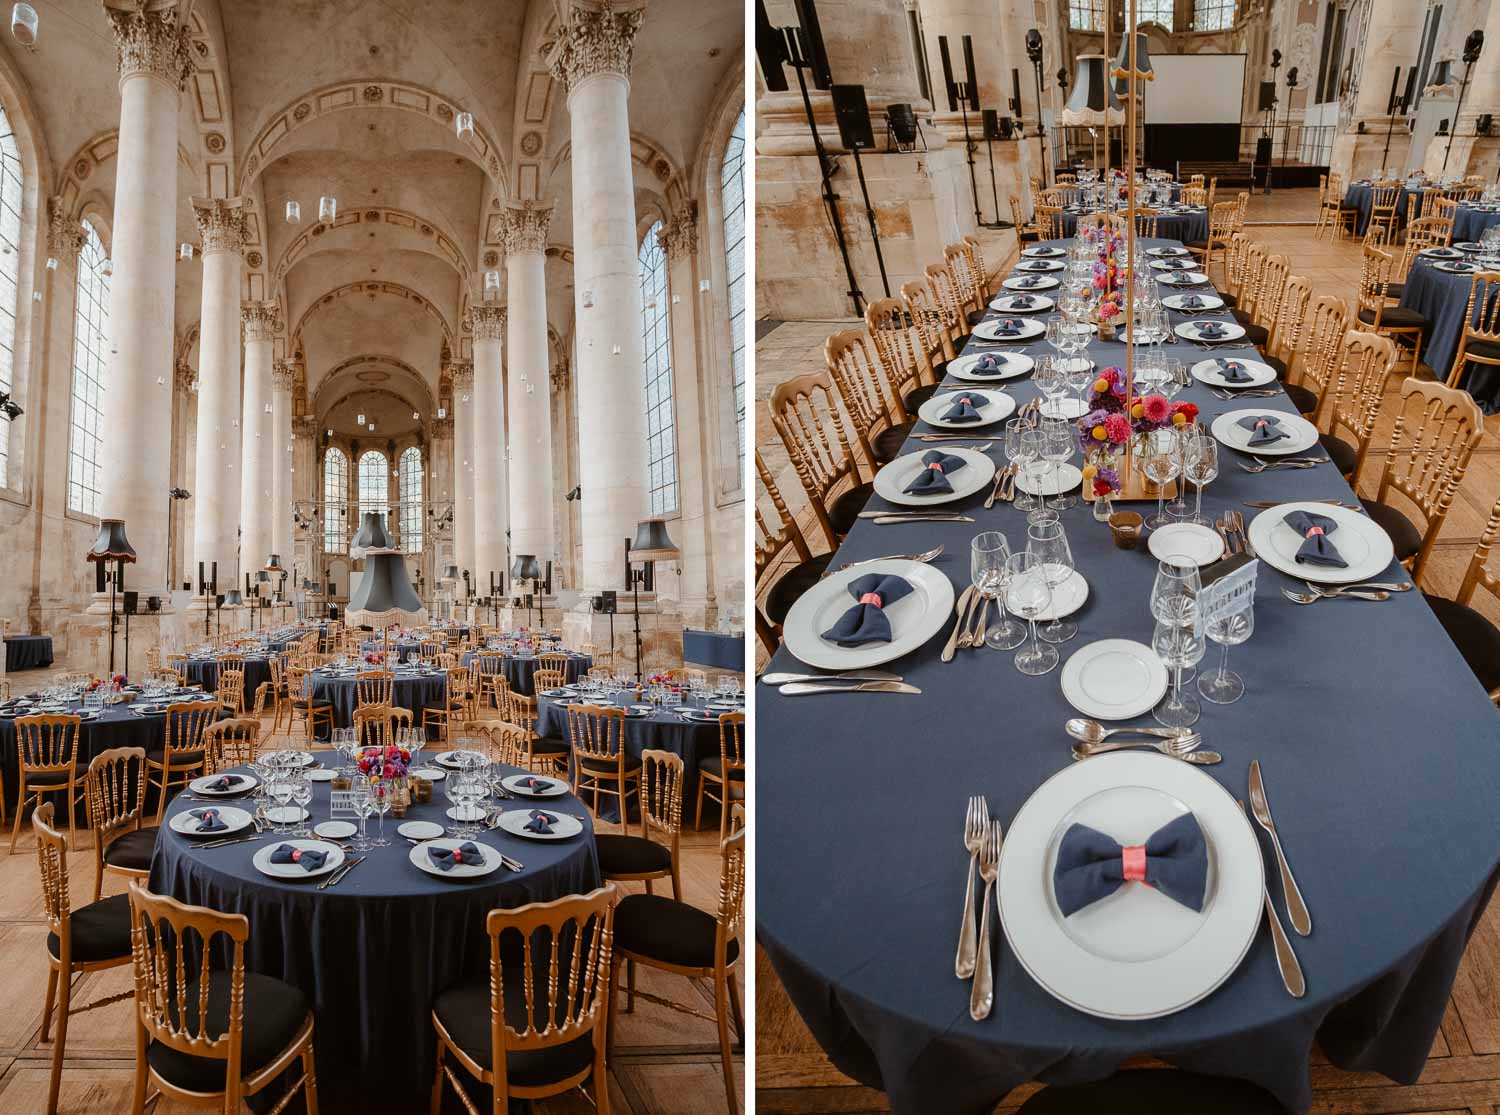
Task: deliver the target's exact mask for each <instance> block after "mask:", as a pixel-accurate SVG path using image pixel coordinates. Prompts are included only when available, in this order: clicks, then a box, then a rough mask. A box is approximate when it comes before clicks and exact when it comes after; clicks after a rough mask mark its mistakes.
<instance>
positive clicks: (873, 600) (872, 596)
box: [859, 592, 885, 608]
mask: <svg viewBox="0 0 1500 1115" xmlns="http://www.w3.org/2000/svg"><path fill="white" fill-rule="evenodd" d="M859 602H860V603H861V604H874V605H875V607H877V608H883V607H885V602H884V601H883V600H881V599H880V593H878V592H867V593H865V594H864V595H863V596H861V597H860V598H859Z"/></svg>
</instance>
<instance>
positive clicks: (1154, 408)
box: [1141, 395, 1172, 425]
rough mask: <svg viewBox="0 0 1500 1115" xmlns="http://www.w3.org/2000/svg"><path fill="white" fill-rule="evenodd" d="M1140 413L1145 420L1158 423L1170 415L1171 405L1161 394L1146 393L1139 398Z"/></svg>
mask: <svg viewBox="0 0 1500 1115" xmlns="http://www.w3.org/2000/svg"><path fill="white" fill-rule="evenodd" d="M1141 413H1142V415H1143V416H1144V417H1145V419H1146V421H1147V422H1151V423H1153V424H1156V425H1160V424H1161V423H1163V422H1165V421H1166V420H1167V419H1168V418H1169V417H1170V416H1171V413H1172V407H1171V404H1170V403H1168V402H1167V400H1166V399H1165V398H1163V397H1162V396H1161V395H1147V396H1146V397H1145V398H1144V399H1142V400H1141Z"/></svg>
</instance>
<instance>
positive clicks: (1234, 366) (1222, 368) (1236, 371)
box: [1214, 356, 1254, 383]
mask: <svg viewBox="0 0 1500 1115" xmlns="http://www.w3.org/2000/svg"><path fill="white" fill-rule="evenodd" d="M1214 363H1215V364H1217V365H1218V367H1219V377H1220V378H1221V379H1223V381H1224V382H1225V383H1249V382H1250V380H1251V379H1252V378H1254V377H1252V376H1251V375H1250V373H1249V372H1247V371H1245V365H1243V364H1241V363H1240V362H1239V361H1238V360H1225V359H1224V358H1223V357H1222V356H1221V357H1217V358H1216V359H1215V360H1214Z"/></svg>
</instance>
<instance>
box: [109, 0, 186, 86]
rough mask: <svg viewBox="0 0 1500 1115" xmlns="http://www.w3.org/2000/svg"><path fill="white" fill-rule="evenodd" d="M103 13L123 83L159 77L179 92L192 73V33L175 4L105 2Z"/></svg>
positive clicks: (116, 0) (118, 0)
mask: <svg viewBox="0 0 1500 1115" xmlns="http://www.w3.org/2000/svg"><path fill="white" fill-rule="evenodd" d="M104 12H105V14H106V15H107V16H108V17H109V22H110V25H111V27H112V29H113V30H114V33H115V68H116V69H118V70H119V72H120V80H121V81H124V80H125V79H126V78H127V77H134V76H136V75H137V74H146V75H148V76H150V77H156V78H160V79H161V80H162V81H165V82H166V83H167V84H168V85H171V86H172V87H173V88H175V89H176V90H177V91H178V92H179V93H180V92H181V91H182V90H184V89H186V88H187V81H188V77H189V76H190V75H191V74H192V72H193V56H192V49H191V47H190V45H189V30H188V26H187V24H186V23H183V22H180V20H179V18H178V17H179V15H180V13H179V12H178V10H177V5H176V4H175V3H168V4H164V5H157V6H150V7H148V6H147V5H146V4H144V3H141V2H139V0H105V3H104Z"/></svg>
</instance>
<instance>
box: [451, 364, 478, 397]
mask: <svg viewBox="0 0 1500 1115" xmlns="http://www.w3.org/2000/svg"><path fill="white" fill-rule="evenodd" d="M449 369H450V371H451V372H452V375H453V400H454V402H458V401H459V400H460V399H461V398H462V395H461V392H464V391H467V390H468V389H469V388H471V387H473V386H474V365H473V364H471V363H469V362H468V361H467V360H456V361H454V362H453V363H452V364H450V365H449Z"/></svg>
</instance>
